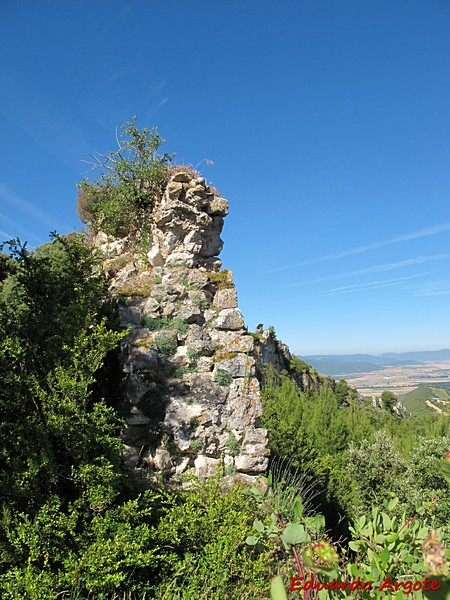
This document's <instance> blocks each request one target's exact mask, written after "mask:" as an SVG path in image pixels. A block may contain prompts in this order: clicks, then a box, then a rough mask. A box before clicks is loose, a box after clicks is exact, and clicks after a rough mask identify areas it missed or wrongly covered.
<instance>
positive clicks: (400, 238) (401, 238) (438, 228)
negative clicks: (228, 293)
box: [266, 223, 450, 273]
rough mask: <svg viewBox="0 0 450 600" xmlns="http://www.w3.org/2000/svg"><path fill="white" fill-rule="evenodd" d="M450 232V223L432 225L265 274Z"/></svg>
mask: <svg viewBox="0 0 450 600" xmlns="http://www.w3.org/2000/svg"><path fill="white" fill-rule="evenodd" d="M449 230H450V223H443V224H442V225H434V226H432V227H426V228H425V229H420V230H419V231H413V232H412V233H405V234H404V235H396V236H395V237H392V238H389V239H387V240H381V241H379V242H373V244H365V245H364V246H357V247H356V248H349V249H348V250H342V251H341V252H335V253H333V254H325V255H324V256H318V257H317V258H311V259H309V260H303V261H302V262H298V263H295V264H292V265H285V266H284V267H278V268H277V269H271V270H270V271H266V273H276V272H278V271H286V270H288V269H294V268H295V267H301V266H304V265H312V264H314V263H319V262H326V261H328V260H336V259H337V258H344V257H346V256H353V255H355V254H362V253H363V252H368V251H369V250H375V249H376V248H382V247H383V246H390V245H392V244H399V243H401V242H408V241H409V240H417V239H419V238H424V237H428V236H430V235H436V234H438V233H442V232H444V231H449Z"/></svg>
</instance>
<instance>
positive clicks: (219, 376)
mask: <svg viewBox="0 0 450 600" xmlns="http://www.w3.org/2000/svg"><path fill="white" fill-rule="evenodd" d="M214 381H215V382H216V383H218V384H219V385H222V386H224V387H227V386H229V385H230V384H231V382H232V381H233V378H232V377H231V375H230V374H229V373H228V371H225V369H217V371H216V372H215V374H214Z"/></svg>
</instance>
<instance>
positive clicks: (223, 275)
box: [206, 269, 233, 289]
mask: <svg viewBox="0 0 450 600" xmlns="http://www.w3.org/2000/svg"><path fill="white" fill-rule="evenodd" d="M206 275H207V276H208V279H209V281H210V282H211V283H212V284H214V285H216V286H217V287H218V288H219V289H225V288H229V287H232V286H233V278H232V275H231V272H230V271H228V269H223V270H222V271H208V272H207V273H206Z"/></svg>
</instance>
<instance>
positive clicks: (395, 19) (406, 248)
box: [0, 0, 450, 354]
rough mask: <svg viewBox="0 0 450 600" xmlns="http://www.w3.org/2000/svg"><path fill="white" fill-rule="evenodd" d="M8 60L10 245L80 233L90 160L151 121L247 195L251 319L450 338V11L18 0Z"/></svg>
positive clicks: (341, 334)
mask: <svg viewBox="0 0 450 600" xmlns="http://www.w3.org/2000/svg"><path fill="white" fill-rule="evenodd" d="M0 56H1V57H2V61H1V62H2V68H1V72H0V118H1V133H2V135H1V139H2V144H1V148H2V151H1V155H0V239H8V238H10V237H16V236H19V237H20V238H21V239H22V240H28V241H29V243H30V245H31V246H36V245H38V244H40V243H43V242H45V241H47V240H48V233H49V231H50V230H53V229H56V230H57V231H58V232H60V233H66V232H68V231H70V230H73V229H79V228H80V226H81V224H80V222H79V221H78V219H77V216H76V187H75V186H76V183H77V182H78V181H80V180H81V179H82V178H83V177H84V176H85V170H86V165H85V164H83V163H82V162H80V160H82V159H86V158H87V157H88V155H89V153H92V152H95V151H100V152H107V151H109V150H113V149H114V146H115V129H116V126H118V125H120V124H122V123H124V122H126V121H127V120H129V119H130V117H131V116H132V115H134V114H135V115H137V124H138V126H141V127H144V126H145V127H152V126H157V127H158V129H159V132H160V133H161V134H162V135H163V137H165V138H166V139H167V140H168V142H167V145H166V147H165V149H166V150H167V151H168V152H176V155H177V156H176V160H177V162H183V163H188V164H191V165H192V166H194V167H196V166H198V165H199V169H200V170H202V172H203V174H204V175H205V177H206V178H207V179H208V180H209V181H211V182H212V183H213V184H214V185H215V186H216V187H217V188H218V189H219V190H220V192H221V193H222V195H224V196H225V197H226V198H228V200H229V202H230V215H229V216H228V217H227V219H226V222H225V227H224V231H223V236H222V237H223V239H224V241H225V247H224V250H223V252H222V255H221V258H222V259H223V261H224V267H227V268H230V269H231V270H232V271H233V272H234V275H235V281H236V285H237V289H238V296H239V302H240V307H241V309H242V311H243V313H244V316H245V319H246V322H247V324H248V326H249V327H250V328H252V329H253V328H254V327H255V326H256V324H257V323H259V322H263V323H264V324H265V325H266V326H268V325H273V326H275V329H276V331H277V334H278V336H279V337H280V338H281V339H283V340H284V341H286V342H287V343H288V344H289V345H290V347H291V349H292V350H293V351H294V352H295V353H299V354H319V353H349V352H373V353H378V352H383V351H406V350H418V349H425V350H432V349H439V348H443V347H450V310H449V296H450V269H449V265H450V244H449V241H450V210H449V204H450V197H449V191H450V168H449V167H450V145H449V141H450V110H449V108H450V102H449V100H450V3H449V2H448V0H339V2H337V1H336V0H279V1H278V2H274V1H271V2H268V1H266V0H257V1H254V0H222V1H219V0H209V1H207V0H203V1H200V0H190V1H189V2H185V1H183V2H181V1H180V0H173V1H172V2H163V0H135V1H133V2H126V1H124V0H89V1H83V0H79V1H78V0H74V1H72V2H61V1H53V0H41V1H39V0H21V2H20V3H18V2H16V1H15V0H2V2H1V4H0ZM205 159H208V160H211V161H213V163H214V164H213V165H212V166H207V165H206V161H205ZM202 161H203V162H202Z"/></svg>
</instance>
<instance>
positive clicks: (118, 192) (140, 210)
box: [78, 118, 173, 245]
mask: <svg viewBox="0 0 450 600" xmlns="http://www.w3.org/2000/svg"><path fill="white" fill-rule="evenodd" d="M164 142H165V140H164V139H163V138H161V136H160V135H159V134H158V132H157V130H156V129H153V130H149V129H146V128H143V129H142V130H141V131H139V130H138V129H137V127H136V125H135V119H134V118H133V120H132V121H130V122H128V123H126V124H125V125H123V126H122V128H121V133H120V135H119V137H118V140H117V143H118V148H117V150H115V151H113V152H110V153H109V154H107V155H102V154H95V155H94V156H93V162H92V163H91V164H92V166H93V168H94V169H97V168H98V169H101V171H102V172H101V174H100V177H99V178H97V179H95V180H94V182H93V183H90V182H88V181H87V180H83V181H82V182H81V183H80V184H79V188H80V193H79V200H78V215H79V217H80V219H81V220H82V221H83V222H85V223H89V224H90V225H91V227H92V228H93V229H94V230H95V231H99V230H101V231H104V232H105V233H108V234H111V235H119V234H122V233H130V232H132V231H136V230H141V229H142V227H143V226H144V225H145V222H146V218H147V215H148V212H149V210H151V208H152V206H153V204H154V202H155V199H156V198H157V197H158V196H159V195H160V194H161V192H162V190H163V188H164V185H165V183H166V181H167V179H168V174H169V169H168V165H169V163H170V161H171V160H172V158H173V156H170V155H168V154H165V153H164V154H158V150H159V147H160V146H161V144H163V143H164ZM144 230H145V226H144ZM143 245H145V243H144V242H143ZM147 245H148V240H147Z"/></svg>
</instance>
